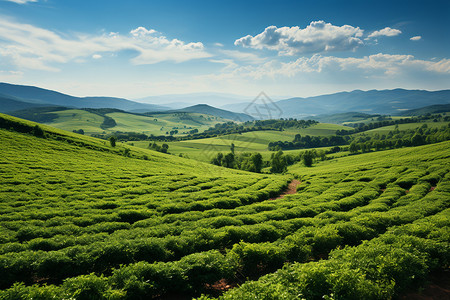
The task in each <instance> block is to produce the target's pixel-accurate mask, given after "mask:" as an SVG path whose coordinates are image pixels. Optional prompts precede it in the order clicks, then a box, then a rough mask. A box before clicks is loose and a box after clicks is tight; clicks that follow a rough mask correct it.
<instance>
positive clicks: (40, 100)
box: [0, 83, 167, 112]
mask: <svg viewBox="0 0 450 300" xmlns="http://www.w3.org/2000/svg"><path fill="white" fill-rule="evenodd" d="M0 94H3V95H7V96H10V97H16V98H20V99H21V101H25V102H30V103H34V104H40V105H45V106H65V107H76V108H117V109H121V110H127V111H130V110H137V109H145V110H150V111H155V110H166V109H167V108H164V107H162V106H159V105H152V104H143V103H138V102H134V101H130V100H126V99H121V98H114V97H74V96H70V95H66V94H63V93H59V92H55V91H52V90H47V89H42V88H39V87H34V86H24V85H14V84H8V83H0ZM0 101H2V99H0ZM0 103H1V102H0ZM28 107H32V106H27V107H24V108H28ZM17 109H21V108H17ZM17 109H15V110H17ZM4 112H6V111H4Z"/></svg>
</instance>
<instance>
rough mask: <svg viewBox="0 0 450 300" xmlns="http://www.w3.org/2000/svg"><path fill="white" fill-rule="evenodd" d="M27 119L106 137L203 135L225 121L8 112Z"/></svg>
mask: <svg viewBox="0 0 450 300" xmlns="http://www.w3.org/2000/svg"><path fill="white" fill-rule="evenodd" d="M10 114H11V115H13V116H16V117H19V118H23V119H26V120H30V121H34V122H39V123H44V124H47V125H51V126H54V127H56V128H60V129H64V130H68V131H73V130H79V129H83V131H84V132H85V133H86V134H102V133H103V132H104V133H106V134H109V133H113V132H116V131H122V132H136V133H144V134H147V135H151V134H153V135H156V136H160V135H169V133H170V132H171V131H175V130H177V131H178V133H177V134H175V135H186V134H188V133H189V131H191V130H194V129H196V130H198V131H199V132H202V131H204V130H206V129H208V128H209V127H211V126H214V125H215V124H217V123H223V122H226V121H228V120H226V119H223V118H220V117H214V116H210V115H205V114H199V113H186V112H182V113H180V112H178V113H175V112H174V113H165V112H164V113H152V114H146V115H141V114H134V113H128V112H125V111H122V110H118V109H111V108H108V109H105V108H103V109H70V108H66V107H38V108H30V109H25V110H20V111H15V112H12V113H10Z"/></svg>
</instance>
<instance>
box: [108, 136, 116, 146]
mask: <svg viewBox="0 0 450 300" xmlns="http://www.w3.org/2000/svg"><path fill="white" fill-rule="evenodd" d="M109 144H110V145H111V147H115V146H116V137H114V136H112V137H110V138H109Z"/></svg>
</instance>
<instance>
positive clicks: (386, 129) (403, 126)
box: [364, 121, 448, 134]
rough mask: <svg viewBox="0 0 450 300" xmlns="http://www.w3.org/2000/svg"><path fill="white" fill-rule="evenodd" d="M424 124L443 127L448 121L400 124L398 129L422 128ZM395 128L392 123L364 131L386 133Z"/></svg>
mask: <svg viewBox="0 0 450 300" xmlns="http://www.w3.org/2000/svg"><path fill="white" fill-rule="evenodd" d="M424 124H426V125H427V126H428V127H430V128H431V127H442V126H444V125H447V124H448V122H431V121H430V122H424V123H409V124H399V125H398V130H400V131H402V130H408V129H416V128H420V127H421V126H423V125H424ZM394 130H396V128H395V125H391V126H384V127H380V128H376V129H372V130H368V131H365V132H364V133H365V134H374V133H379V134H386V133H388V132H389V131H394Z"/></svg>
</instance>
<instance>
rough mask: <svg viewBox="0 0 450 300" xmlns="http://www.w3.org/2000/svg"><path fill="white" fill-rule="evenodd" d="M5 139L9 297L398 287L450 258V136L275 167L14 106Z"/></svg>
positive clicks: (0, 254)
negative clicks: (98, 131) (208, 155)
mask: <svg viewBox="0 0 450 300" xmlns="http://www.w3.org/2000/svg"><path fill="white" fill-rule="evenodd" d="M0 141H1V145H2V148H1V154H2V155H1V156H0V178H1V182H2V185H1V186H0V196H1V198H0V199H2V201H0V211H1V212H2V213H1V215H0V272H1V274H2V276H0V299H31V298H32V299H151V298H158V297H167V298H169V297H172V298H188V297H199V296H200V295H201V294H209V295H212V296H219V295H220V293H221V292H222V291H223V290H226V289H229V288H230V287H236V286H239V287H236V288H233V289H231V290H230V291H228V292H227V293H225V294H224V295H223V298H224V299H250V298H252V299H258V298H263V297H264V298H266V299H280V298H281V299H283V298H284V299H296V298H298V296H299V295H302V297H305V298H307V299H312V298H318V299H322V298H324V297H323V296H329V295H333V297H334V298H342V299H349V298H351V299H391V298H393V297H394V296H398V295H401V294H402V293H404V292H405V291H408V290H411V289H414V288H417V287H420V286H422V285H423V284H424V282H426V280H427V279H428V275H429V273H430V272H436V271H439V270H445V269H446V268H447V267H448V257H450V250H449V249H450V244H449V239H448V232H449V229H450V209H449V207H450V177H449V174H450V173H449V170H450V153H449V151H448V149H449V147H450V142H444V143H439V144H433V145H427V146H421V147H414V148H404V149H396V150H388V151H382V152H375V153H368V154H360V155H353V156H347V157H343V158H338V159H332V160H329V161H324V162H320V163H316V164H315V165H314V166H313V167H310V168H307V167H303V166H302V165H294V166H292V167H291V168H290V170H289V172H290V174H287V175H263V174H256V173H248V172H243V171H236V170H231V169H226V168H221V167H216V166H213V165H209V164H204V163H201V162H197V161H194V160H188V159H184V158H180V157H177V156H173V155H167V154H161V153H158V152H154V151H151V150H147V149H141V148H137V147H132V146H127V145H124V144H122V143H118V145H117V146H116V147H111V146H110V145H109V143H106V142H105V141H103V140H98V139H95V138H92V137H87V136H83V135H78V134H74V133H71V132H66V131H63V130H59V129H55V128H52V127H50V126H46V125H38V124H36V123H33V122H30V121H24V120H21V119H17V118H14V117H10V116H7V115H3V114H0ZM127 149H128V150H127ZM294 176H296V177H297V179H299V180H301V182H300V184H299V185H298V186H297V193H295V194H291V195H286V196H283V197H281V196H279V195H280V193H282V191H283V190H284V189H285V188H286V186H287V184H288V182H289V181H291V179H292V178H293V177H294ZM284 264H286V265H285V266H284V267H283V265H284ZM277 270H278V272H275V271H277ZM266 274H267V275H266ZM261 276H263V277H261ZM258 278H260V279H259V280H258ZM252 280H256V281H252ZM222 286H223V289H222ZM205 298H206V297H203V299H205Z"/></svg>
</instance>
